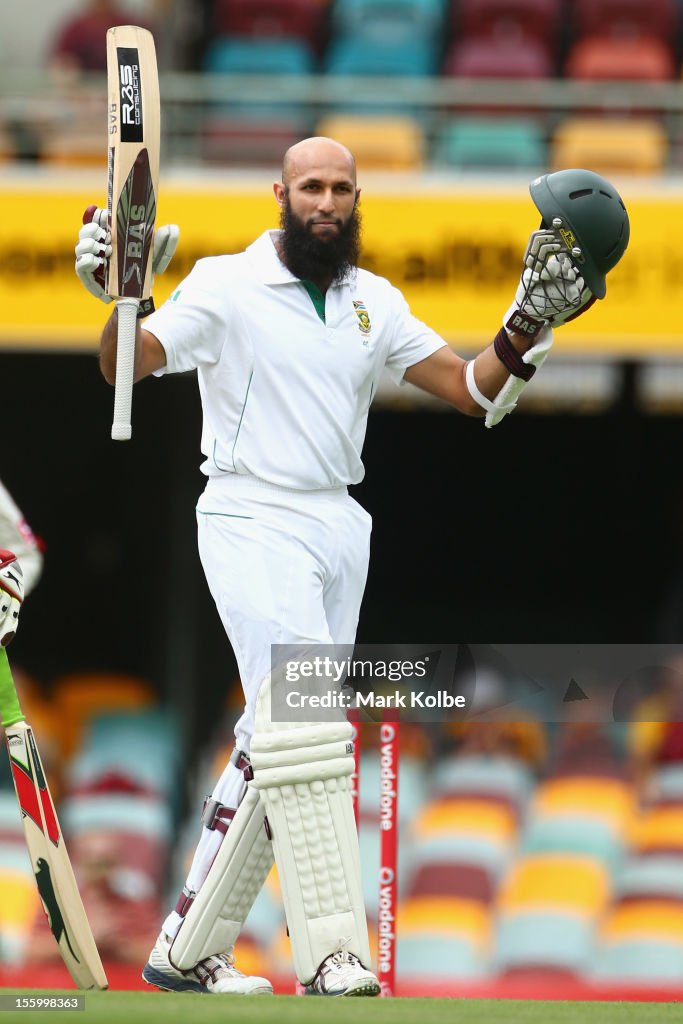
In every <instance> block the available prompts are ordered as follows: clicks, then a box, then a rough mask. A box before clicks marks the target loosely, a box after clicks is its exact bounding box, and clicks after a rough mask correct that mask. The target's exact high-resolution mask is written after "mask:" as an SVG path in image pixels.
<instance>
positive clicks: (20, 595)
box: [0, 549, 24, 647]
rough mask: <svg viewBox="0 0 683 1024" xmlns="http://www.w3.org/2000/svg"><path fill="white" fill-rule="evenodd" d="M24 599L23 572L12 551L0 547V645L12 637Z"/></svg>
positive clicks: (3, 645) (4, 644) (4, 645)
mask: <svg viewBox="0 0 683 1024" xmlns="http://www.w3.org/2000/svg"><path fill="white" fill-rule="evenodd" d="M23 600H24V573H23V571H22V568H21V566H20V565H19V562H18V561H17V557H16V555H15V554H14V553H13V552H12V551H5V550H2V549H0V646H2V647H6V646H7V644H8V643H9V642H10V641H11V640H12V639H13V638H14V634H15V633H16V631H17V626H18V624H19V611H20V609H21V603H22V601H23Z"/></svg>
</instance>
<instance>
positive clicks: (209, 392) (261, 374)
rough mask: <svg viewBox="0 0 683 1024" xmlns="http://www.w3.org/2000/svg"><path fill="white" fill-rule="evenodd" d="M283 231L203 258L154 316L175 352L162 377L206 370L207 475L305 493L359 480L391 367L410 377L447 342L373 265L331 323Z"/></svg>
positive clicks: (343, 298) (345, 287) (202, 374)
mask: <svg viewBox="0 0 683 1024" xmlns="http://www.w3.org/2000/svg"><path fill="white" fill-rule="evenodd" d="M273 236H274V237H277V232H268V231H266V232H265V233H264V234H263V235H261V236H260V238H258V239H257V240H256V241H255V242H253V243H252V244H251V245H250V246H249V247H248V248H247V249H246V251H245V252H242V253H238V254H236V255H232V256H213V257H209V258H207V259H202V260H199V261H198V262H197V263H196V264H195V266H194V269H193V270H192V272H191V273H190V274H189V275H188V276H187V277H186V278H185V280H184V281H183V282H182V283H181V284H180V286H179V287H178V288H177V289H176V291H175V292H174V293H173V295H172V296H171V298H170V299H169V300H168V301H167V302H165V303H164V305H163V306H162V307H161V308H160V309H159V310H158V311H157V312H156V313H153V314H152V315H151V316H150V317H149V318H148V319H147V320H146V322H145V325H144V326H145V329H146V330H148V331H151V333H152V334H153V335H154V336H155V337H156V338H158V339H159V341H160V342H161V344H162V345H163V347H164V350H165V352H166V366H165V367H164V368H163V369H162V370H159V371H158V373H157V376H161V375H163V374H164V373H176V372H180V371H184V370H191V369H194V368H196V369H197V377H198V380H199V390H200V393H201V400H202V408H203V413H204V423H203V429H202V442H201V447H202V452H203V453H204V455H205V456H206V458H205V461H204V463H203V464H202V467H201V468H202V471H203V472H204V473H206V475H207V476H209V477H219V476H223V475H224V474H233V473H238V474H245V475H251V476H254V477H257V478H259V479H261V480H265V481H267V482H269V483H272V484H276V485H278V486H281V487H290V488H295V489H297V490H299V489H300V490H319V489H323V488H331V487H340V486H345V485H347V484H355V483H358V482H359V481H360V480H362V479H363V475H364V469H363V463H362V462H361V450H362V447H363V441H364V439H365V430H366V425H367V417H368V410H369V408H370V403H371V402H372V398H373V395H374V394H375V392H376V390H377V383H378V381H379V377H380V374H381V372H382V369H383V367H384V366H386V367H387V369H388V370H389V372H390V374H391V375H392V377H393V378H394V380H395V381H396V382H397V383H400V382H401V380H402V377H403V374H404V372H405V370H406V369H407V368H408V367H409V366H412V365H413V364H414V363H417V362H420V360H422V359H425V358H426V357H427V356H430V355H432V353H433V352H436V351H437V350H438V349H440V348H442V347H443V346H444V345H445V344H446V343H445V342H444V341H443V339H442V338H440V337H439V336H438V335H437V334H435V333H434V331H432V330H431V329H430V328H429V327H427V326H426V325H425V324H423V323H421V322H420V321H419V320H417V319H416V318H415V317H414V316H412V315H411V313H410V310H409V308H408V304H407V303H406V301H405V299H404V298H403V296H402V295H401V293H400V292H399V291H398V289H396V288H394V287H392V285H391V284H389V282H388V281H387V280H386V279H385V278H382V277H377V276H376V275H375V274H371V273H369V272H368V271H366V270H360V269H358V270H356V271H355V272H354V273H353V275H351V276H350V277H349V278H348V279H347V280H345V281H343V282H342V283H341V284H335V285H332V286H331V287H330V288H328V290H327V293H326V295H325V297H324V317H325V319H324V322H323V320H322V319H321V317H320V315H319V313H318V312H317V311H316V307H315V305H314V303H313V299H312V298H311V295H310V294H309V292H308V291H307V288H306V286H305V285H304V284H303V283H302V282H301V281H300V280H298V278H296V277H294V275H293V274H291V273H290V271H289V270H287V268H286V267H285V266H284V264H283V263H282V262H281V261H280V258H279V256H278V254H277V251H276V249H275V245H274V242H273ZM320 305H321V306H322V297H321V299H320Z"/></svg>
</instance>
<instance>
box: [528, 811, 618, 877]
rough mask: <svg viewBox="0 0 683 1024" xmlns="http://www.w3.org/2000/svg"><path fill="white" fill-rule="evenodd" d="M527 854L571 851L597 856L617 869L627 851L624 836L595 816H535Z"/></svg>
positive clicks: (606, 864) (529, 830) (531, 824)
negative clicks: (624, 849)
mask: <svg viewBox="0 0 683 1024" xmlns="http://www.w3.org/2000/svg"><path fill="white" fill-rule="evenodd" d="M520 845H521V850H522V853H523V854H531V853H569V854H579V855H584V856H586V857H595V858H597V859H598V860H600V861H602V862H603V863H604V864H605V866H606V867H607V868H609V869H610V871H611V870H613V869H614V868H616V867H617V866H618V864H619V860H620V858H621V855H622V852H623V843H622V841H621V838H620V837H619V835H618V834H617V833H615V831H614V830H613V829H612V828H611V827H610V825H609V824H608V823H607V822H604V821H600V820H599V819H597V818H591V817H578V816H576V817H574V816H570V815H567V816H566V817H558V816H553V817H535V818H533V819H532V820H531V821H529V822H527V824H526V825H525V827H524V829H523V831H522V835H521V840H520Z"/></svg>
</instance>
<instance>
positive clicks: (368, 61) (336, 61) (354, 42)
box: [325, 36, 439, 110]
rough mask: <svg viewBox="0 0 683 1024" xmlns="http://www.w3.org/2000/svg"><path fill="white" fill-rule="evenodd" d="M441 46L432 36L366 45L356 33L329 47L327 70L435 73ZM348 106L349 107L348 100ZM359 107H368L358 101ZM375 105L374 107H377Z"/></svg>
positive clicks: (410, 74)
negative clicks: (431, 38) (430, 37)
mask: <svg viewBox="0 0 683 1024" xmlns="http://www.w3.org/2000/svg"><path fill="white" fill-rule="evenodd" d="M438 66H439V46H438V44H437V43H435V42H433V41H432V40H430V39H424V38H422V39H420V38H418V39H416V40H415V39H413V40H411V39H405V40H399V41H397V42H395V43H392V42H391V40H378V41H376V42H375V43H370V44H368V45H366V44H365V43H364V42H363V41H362V40H359V39H357V38H356V37H355V36H343V37H342V38H339V39H335V40H334V41H333V42H332V43H331V44H330V46H329V48H328V51H327V60H326V62H325V70H326V71H327V72H328V74H330V75H402V76H404V77H410V78H415V77H421V76H424V75H435V74H436V73H437V71H438ZM345 109H348V104H347V105H346V107H345ZM358 109H365V110H367V109H368V107H366V106H363V107H362V108H361V105H360V104H359V105H358ZM373 109H374V108H373Z"/></svg>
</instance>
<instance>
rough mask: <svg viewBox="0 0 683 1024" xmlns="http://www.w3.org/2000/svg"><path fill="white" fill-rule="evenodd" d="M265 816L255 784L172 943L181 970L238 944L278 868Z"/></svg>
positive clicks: (174, 960) (173, 960) (172, 953)
mask: <svg viewBox="0 0 683 1024" xmlns="http://www.w3.org/2000/svg"><path fill="white" fill-rule="evenodd" d="M264 818H265V815H264V810H263V805H262V802H261V799H260V796H259V792H258V790H257V789H255V788H254V787H253V785H251V784H250V785H249V786H247V791H246V793H245V796H244V799H243V800H242V803H241V804H240V805H239V807H238V808H237V812H236V814H235V817H234V818H233V820H232V822H231V823H230V827H229V828H228V830H227V832H226V834H225V838H224V839H223V842H222V843H221V845H220V847H219V850H218V853H217V854H216V857H215V860H214V862H213V864H212V865H211V867H210V868H209V873H208V874H207V876H206V878H205V880H204V882H203V883H202V887H201V889H200V890H199V892H198V893H197V895H196V896H195V899H194V902H193V903H192V905H191V907H190V909H189V910H188V912H187V914H186V915H185V919H184V921H183V923H182V924H181V926H180V929H179V931H178V934H177V935H176V937H175V939H174V940H173V943H172V945H171V950H170V956H169V959H170V961H171V963H172V964H173V966H174V967H176V968H177V969H178V970H180V971H187V970H189V969H190V968H191V967H194V966H195V964H197V963H199V961H200V960H204V959H205V957H207V956H212V955H215V954H217V953H224V952H226V950H229V949H231V948H232V947H233V946H234V944H235V942H236V941H237V936H238V935H239V933H240V931H241V929H242V926H243V924H244V922H245V920H246V918H247V914H248V913H249V911H250V910H251V908H252V905H253V903H254V900H255V899H256V897H257V895H258V893H259V892H260V890H261V887H262V886H263V883H264V882H265V880H266V876H267V875H268V872H269V871H270V869H271V867H272V866H273V848H272V843H271V842H270V840H269V838H268V835H267V833H266V829H265V820H264Z"/></svg>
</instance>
